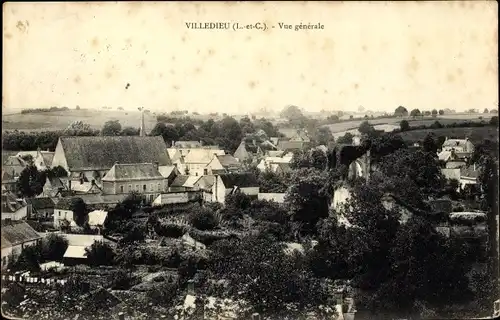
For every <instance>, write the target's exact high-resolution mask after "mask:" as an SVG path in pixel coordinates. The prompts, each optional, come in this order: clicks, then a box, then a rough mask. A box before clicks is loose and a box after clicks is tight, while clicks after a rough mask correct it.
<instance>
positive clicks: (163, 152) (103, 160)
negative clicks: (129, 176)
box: [59, 136, 171, 171]
mask: <svg viewBox="0 0 500 320" xmlns="http://www.w3.org/2000/svg"><path fill="white" fill-rule="evenodd" d="M59 141H60V142H61V144H62V147H63V149H64V153H65V156H66V161H67V164H68V167H69V169H70V171H78V170H106V169H110V168H111V167H112V166H113V165H114V164H115V162H117V161H118V162H120V163H154V162H155V161H158V162H159V165H162V166H167V165H170V164H171V161H170V158H169V157H168V153H167V145H166V144H165V142H164V141H163V138H162V137H160V136H156V137H138V136H120V137H117V136H113V137H106V136H93V137H60V138H59Z"/></svg>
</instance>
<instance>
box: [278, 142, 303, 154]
mask: <svg viewBox="0 0 500 320" xmlns="http://www.w3.org/2000/svg"><path fill="white" fill-rule="evenodd" d="M308 146H309V142H306V141H302V140H281V141H280V142H279V143H278V149H279V150H282V151H285V152H294V151H300V150H304V149H306V148H307V147H308Z"/></svg>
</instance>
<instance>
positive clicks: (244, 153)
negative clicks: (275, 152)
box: [233, 139, 264, 162]
mask: <svg viewBox="0 0 500 320" xmlns="http://www.w3.org/2000/svg"><path fill="white" fill-rule="evenodd" d="M233 156H234V157H235V158H236V159H238V161H240V162H254V161H257V160H258V159H260V158H261V157H262V156H264V151H262V149H261V148H260V146H259V145H258V143H257V140H255V139H253V140H248V139H243V140H242V141H241V143H240V145H239V146H238V148H237V149H236V151H235V152H234V153H233Z"/></svg>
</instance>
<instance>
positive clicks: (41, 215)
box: [26, 197, 55, 220]
mask: <svg viewBox="0 0 500 320" xmlns="http://www.w3.org/2000/svg"><path fill="white" fill-rule="evenodd" d="M26 203H27V205H28V214H27V215H28V218H29V219H37V220H47V219H52V218H53V215H54V209H55V203H54V201H53V200H52V199H51V198H49V197H43V198H28V199H26Z"/></svg>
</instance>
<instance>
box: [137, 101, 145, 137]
mask: <svg viewBox="0 0 500 320" xmlns="http://www.w3.org/2000/svg"><path fill="white" fill-rule="evenodd" d="M139 110H140V111H141V130H140V132H139V136H141V137H145V136H146V132H145V131H146V128H145V126H144V108H139Z"/></svg>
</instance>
